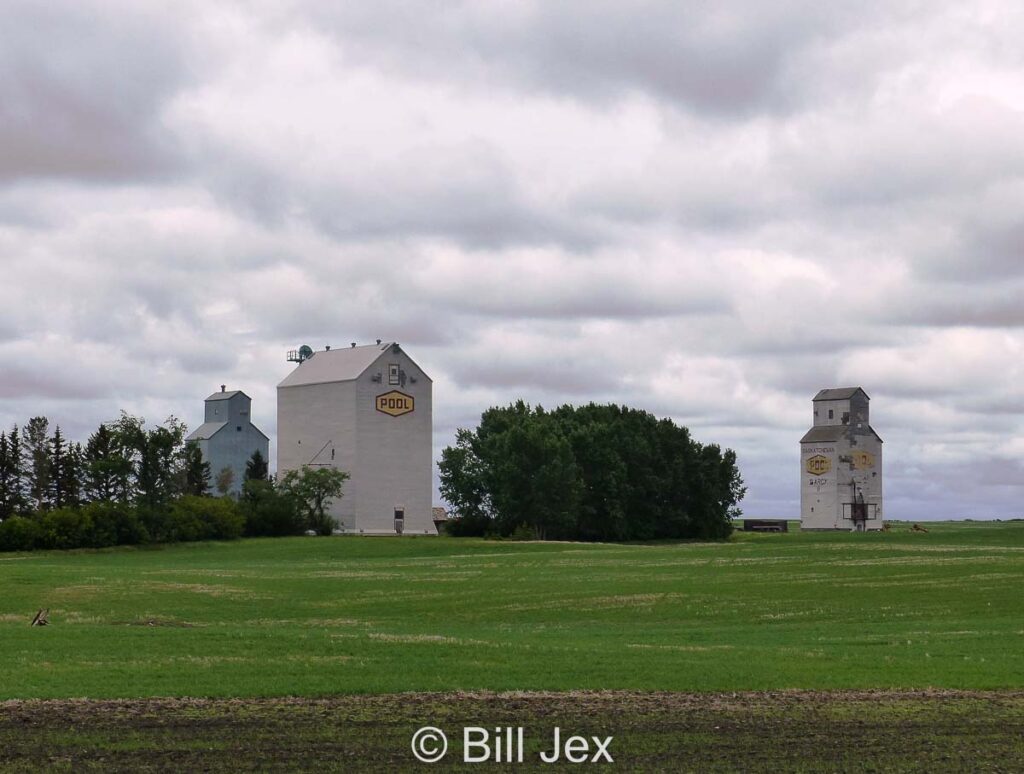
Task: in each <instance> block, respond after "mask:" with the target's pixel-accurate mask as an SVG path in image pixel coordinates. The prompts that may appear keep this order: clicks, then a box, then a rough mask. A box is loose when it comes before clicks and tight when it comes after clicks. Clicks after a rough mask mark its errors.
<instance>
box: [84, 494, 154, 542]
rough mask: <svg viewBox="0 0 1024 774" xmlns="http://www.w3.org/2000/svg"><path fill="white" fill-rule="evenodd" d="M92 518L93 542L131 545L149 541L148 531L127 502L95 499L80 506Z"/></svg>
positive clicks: (136, 512)
mask: <svg viewBox="0 0 1024 774" xmlns="http://www.w3.org/2000/svg"><path fill="white" fill-rule="evenodd" d="M82 513H83V514H85V515H86V516H88V517H89V518H90V519H91V520H92V525H93V544H94V545H95V546H97V547H99V546H132V545H138V544H140V543H147V542H149V532H148V531H147V530H146V528H145V526H144V525H143V523H142V520H141V519H140V518H139V513H138V511H137V510H136V509H135V508H133V507H132V506H131V505H129V504H127V503H116V502H106V501H103V500H97V501H95V502H91V503H89V504H87V505H85V506H83V507H82Z"/></svg>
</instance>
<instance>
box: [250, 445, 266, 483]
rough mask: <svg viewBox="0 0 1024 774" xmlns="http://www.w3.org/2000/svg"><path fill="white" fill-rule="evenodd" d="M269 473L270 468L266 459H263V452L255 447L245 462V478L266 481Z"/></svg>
mask: <svg viewBox="0 0 1024 774" xmlns="http://www.w3.org/2000/svg"><path fill="white" fill-rule="evenodd" d="M269 473H270V468H269V466H268V465H267V461H266V460H265V459H263V454H262V453H261V452H260V450H259V449H257V450H256V451H254V452H253V453H252V456H251V457H250V458H249V460H248V461H247V462H246V463H245V480H246V481H266V480H267V476H268V474H269Z"/></svg>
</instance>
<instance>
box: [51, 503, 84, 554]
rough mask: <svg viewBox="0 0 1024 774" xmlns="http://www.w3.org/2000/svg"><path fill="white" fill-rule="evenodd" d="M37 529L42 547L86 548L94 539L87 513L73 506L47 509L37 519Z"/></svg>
mask: <svg viewBox="0 0 1024 774" xmlns="http://www.w3.org/2000/svg"><path fill="white" fill-rule="evenodd" d="M39 529H40V541H39V542H40V545H41V546H42V547H43V548H59V549H67V548H88V547H92V546H93V543H94V540H95V534H94V529H93V523H92V519H91V518H90V517H89V514H87V513H84V512H83V511H79V510H76V509H74V508H56V509H54V510H52V511H47V512H46V513H45V514H43V516H42V518H41V519H40V520H39Z"/></svg>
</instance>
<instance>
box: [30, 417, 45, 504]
mask: <svg viewBox="0 0 1024 774" xmlns="http://www.w3.org/2000/svg"><path fill="white" fill-rule="evenodd" d="M49 427H50V422H49V420H48V419H47V418H46V417H32V418H31V419H30V420H29V421H28V424H26V425H25V435H24V444H25V451H26V454H27V457H28V496H29V500H30V501H31V503H32V505H33V506H34V507H35V509H36V510H37V511H42V510H44V509H45V508H46V507H47V505H48V500H49V495H50V467H51V466H50V434H49Z"/></svg>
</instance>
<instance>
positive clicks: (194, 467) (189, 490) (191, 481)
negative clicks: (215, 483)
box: [183, 441, 210, 497]
mask: <svg viewBox="0 0 1024 774" xmlns="http://www.w3.org/2000/svg"><path fill="white" fill-rule="evenodd" d="M184 468H185V484H184V492H183V493H184V494H190V495H196V496H198V497H202V496H204V495H207V494H209V493H210V463H209V462H207V461H206V460H204V459H203V452H202V451H201V450H200V449H199V444H197V443H196V442H195V441H191V442H189V443H187V444H185V452H184Z"/></svg>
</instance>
